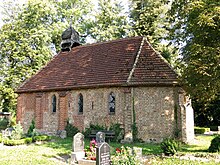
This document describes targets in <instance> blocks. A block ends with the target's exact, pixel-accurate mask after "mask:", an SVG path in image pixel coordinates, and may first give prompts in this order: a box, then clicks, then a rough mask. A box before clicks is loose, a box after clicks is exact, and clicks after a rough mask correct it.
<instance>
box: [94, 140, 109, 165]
mask: <svg viewBox="0 0 220 165" xmlns="http://www.w3.org/2000/svg"><path fill="white" fill-rule="evenodd" d="M110 164H111V159H110V146H109V145H108V143H106V142H104V143H101V144H100V146H98V147H97V148H96V165H110Z"/></svg>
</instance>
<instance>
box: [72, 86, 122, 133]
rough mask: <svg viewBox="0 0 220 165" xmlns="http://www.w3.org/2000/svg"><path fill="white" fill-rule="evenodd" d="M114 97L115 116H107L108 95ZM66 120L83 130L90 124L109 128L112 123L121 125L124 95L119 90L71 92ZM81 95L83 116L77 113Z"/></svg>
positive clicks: (105, 89) (101, 89)
mask: <svg viewBox="0 0 220 165" xmlns="http://www.w3.org/2000/svg"><path fill="white" fill-rule="evenodd" d="M111 92H113V93H114V94H115V97H116V105H115V106H116V108H115V114H109V108H108V100H109V94H110V93H111ZM70 93H71V95H70V98H69V109H68V119H69V121H70V123H72V124H73V125H75V126H76V127H78V128H79V129H80V130H84V129H85V128H87V127H89V125H90V124H94V125H96V124H98V125H104V126H106V127H110V125H111V124H112V123H120V124H123V123H124V122H123V120H124V118H123V111H124V93H123V90H122V89H120V88H98V89H83V90H73V91H71V92H70ZM80 93H81V94H82V95H83V114H79V113H78V97H79V94H80Z"/></svg>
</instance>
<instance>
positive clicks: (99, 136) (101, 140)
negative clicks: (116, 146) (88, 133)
mask: <svg viewBox="0 0 220 165" xmlns="http://www.w3.org/2000/svg"><path fill="white" fill-rule="evenodd" d="M96 142H97V144H98V145H99V144H101V143H104V142H105V133H103V132H98V133H97V134H96Z"/></svg>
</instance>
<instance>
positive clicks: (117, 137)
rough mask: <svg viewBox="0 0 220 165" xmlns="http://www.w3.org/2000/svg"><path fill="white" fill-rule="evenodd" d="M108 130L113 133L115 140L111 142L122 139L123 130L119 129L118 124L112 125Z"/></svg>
mask: <svg viewBox="0 0 220 165" xmlns="http://www.w3.org/2000/svg"><path fill="white" fill-rule="evenodd" d="M110 130H112V131H114V132H115V138H114V139H113V141H115V142H120V140H122V139H123V137H124V129H123V128H121V125H120V124H118V123H116V124H112V125H111V126H110Z"/></svg>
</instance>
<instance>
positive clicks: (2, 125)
mask: <svg viewBox="0 0 220 165" xmlns="http://www.w3.org/2000/svg"><path fill="white" fill-rule="evenodd" d="M8 125H9V120H8V119H7V118H0V130H4V129H6V128H7V126H8Z"/></svg>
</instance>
